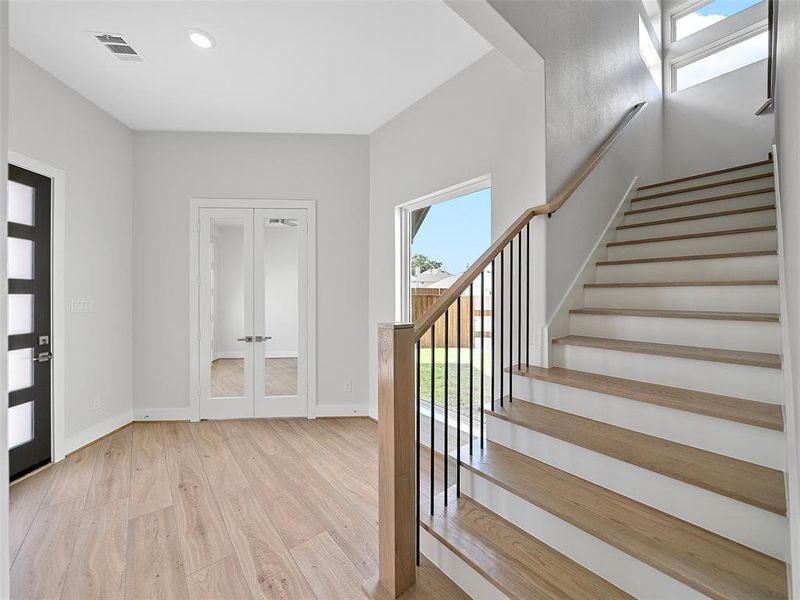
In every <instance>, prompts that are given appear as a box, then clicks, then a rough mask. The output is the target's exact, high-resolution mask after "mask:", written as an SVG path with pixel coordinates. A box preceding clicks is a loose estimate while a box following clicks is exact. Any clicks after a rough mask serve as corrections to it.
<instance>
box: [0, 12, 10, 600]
mask: <svg viewBox="0 0 800 600" xmlns="http://www.w3.org/2000/svg"><path fill="white" fill-rule="evenodd" d="M8 54H9V47H8V2H2V3H0V214H2V215H4V214H6V181H7V179H6V177H7V174H8V168H7V164H6V156H7V151H8ZM7 293H8V283H7V279H6V232H5V231H2V232H0V355H3V356H5V354H6V351H7V348H8V335H7V334H8V325H7V323H8V321H7V320H6V319H7V317H6V301H7V300H6V299H7ZM6 369H7V363H6V361H0V390H2V392H0V398H2V399H0V448H3V449H5V448H8V429H7V428H8V423H7V419H8V395H7V394H6V390H7V389H8V385H7V382H8V379H7V375H8V374H7V372H6ZM0 481H2V482H6V481H8V452H5V451H2V452H0ZM7 564H10V563H9V556H8V486H7V485H2V486H0V565H7ZM8 596H9V585H8V569H5V568H3V569H0V598H8Z"/></svg>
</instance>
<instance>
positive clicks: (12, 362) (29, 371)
mask: <svg viewBox="0 0 800 600" xmlns="http://www.w3.org/2000/svg"><path fill="white" fill-rule="evenodd" d="M32 385H33V348H21V349H19V350H9V352H8V391H9V392H15V391H17V390H24V389H25V388H29V387H31V386H32Z"/></svg>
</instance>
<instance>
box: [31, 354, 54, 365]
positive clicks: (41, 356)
mask: <svg viewBox="0 0 800 600" xmlns="http://www.w3.org/2000/svg"><path fill="white" fill-rule="evenodd" d="M51 358H53V353H52V352H39V354H38V356H36V357H34V359H33V362H35V363H43V362H48V361H49V360H50V359H51Z"/></svg>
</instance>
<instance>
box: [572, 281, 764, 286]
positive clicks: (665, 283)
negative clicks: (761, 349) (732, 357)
mask: <svg viewBox="0 0 800 600" xmlns="http://www.w3.org/2000/svg"><path fill="white" fill-rule="evenodd" d="M715 285H717V286H728V285H731V286H733V285H778V280H777V279H742V280H738V281H637V282H627V281H625V282H620V283H584V284H583V287H585V288H635V287H692V286H715Z"/></svg>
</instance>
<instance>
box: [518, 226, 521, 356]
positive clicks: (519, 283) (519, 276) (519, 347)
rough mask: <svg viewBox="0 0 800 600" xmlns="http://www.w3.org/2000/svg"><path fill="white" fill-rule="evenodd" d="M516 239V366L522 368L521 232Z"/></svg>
mask: <svg viewBox="0 0 800 600" xmlns="http://www.w3.org/2000/svg"><path fill="white" fill-rule="evenodd" d="M517 237H518V238H519V243H518V244H517V365H519V366H522V231H520V232H519V233H518V234H517Z"/></svg>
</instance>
